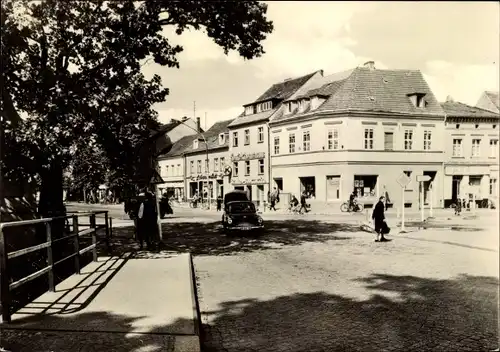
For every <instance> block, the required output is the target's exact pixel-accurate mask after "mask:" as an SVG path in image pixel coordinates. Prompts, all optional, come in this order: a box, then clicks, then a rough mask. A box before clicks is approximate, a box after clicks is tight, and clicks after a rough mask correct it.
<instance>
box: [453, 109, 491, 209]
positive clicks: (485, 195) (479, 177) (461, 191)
mask: <svg viewBox="0 0 500 352" xmlns="http://www.w3.org/2000/svg"><path fill="white" fill-rule="evenodd" d="M445 131H446V137H445V166H444V173H445V175H444V199H445V202H446V205H449V204H450V203H451V202H453V201H455V199H456V198H457V197H458V198H461V199H463V198H466V199H469V198H470V197H471V194H474V195H475V198H476V199H478V200H479V199H490V198H492V197H498V195H497V193H498V186H497V185H498V162H499V158H498V157H499V153H498V148H499V144H498V142H497V144H496V145H491V146H490V140H495V141H498V140H499V126H498V123H495V122H492V121H485V120H480V119H476V120H470V119H469V120H465V119H460V118H449V119H448V121H447V124H446V129H445ZM454 139H460V140H462V147H461V154H460V155H454V154H453V140H454ZM473 139H479V140H481V142H480V144H479V155H478V156H473V153H472V149H473V148H472V140H473ZM491 180H496V181H491ZM490 182H491V183H493V184H494V186H493V187H492V191H490ZM454 188H456V190H455V191H454Z"/></svg>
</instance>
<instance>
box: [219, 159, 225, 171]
mask: <svg viewBox="0 0 500 352" xmlns="http://www.w3.org/2000/svg"><path fill="white" fill-rule="evenodd" d="M219 171H224V158H220V165H219Z"/></svg>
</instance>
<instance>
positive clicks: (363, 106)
mask: <svg viewBox="0 0 500 352" xmlns="http://www.w3.org/2000/svg"><path fill="white" fill-rule="evenodd" d="M346 72H348V71H346ZM327 77H328V76H327ZM332 77H333V78H331V79H334V81H332V82H329V83H327V84H325V85H323V86H322V87H319V88H317V89H313V90H310V91H309V92H308V93H307V94H305V95H304V96H305V97H311V96H313V95H317V94H319V93H321V94H322V95H324V96H328V98H327V99H326V100H325V101H324V102H323V104H321V105H320V106H319V107H318V108H317V109H315V110H314V111H310V112H309V114H311V113H314V112H316V111H317V112H322V111H333V112H366V113H370V112H385V113H397V114H405V115H410V116H411V115H416V116H422V115H429V116H439V115H442V116H444V111H443V110H442V108H441V106H440V104H439V103H438V101H437V100H436V98H435V96H434V94H433V93H432V91H431V89H430V88H429V86H428V85H427V82H426V81H425V79H424V77H423V75H422V73H421V72H420V71H418V70H378V69H369V68H365V67H358V68H355V69H354V70H352V72H351V73H350V74H349V75H348V76H347V77H345V75H344V77H343V78H342V76H337V75H333V76H332ZM339 77H340V78H341V79H338V78H339ZM325 78H326V77H325ZM335 78H337V80H335ZM417 93H421V94H425V97H424V99H425V101H426V102H427V106H426V107H425V108H419V107H416V106H415V105H413V103H412V102H411V100H410V98H409V96H410V95H412V94H417ZM305 113H306V112H302V113H299V114H291V115H282V116H280V117H278V116H275V117H274V118H273V122H277V121H284V120H289V119H300V117H301V116H302V115H304V114H305Z"/></svg>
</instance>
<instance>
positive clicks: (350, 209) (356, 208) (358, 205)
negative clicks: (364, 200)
mask: <svg viewBox="0 0 500 352" xmlns="http://www.w3.org/2000/svg"><path fill="white" fill-rule="evenodd" d="M364 208H365V207H364V206H363V204H361V203H357V202H355V203H354V207H353V206H352V205H350V204H349V202H344V203H342V204H341V205H340V211H341V212H343V213H345V212H349V213H351V212H353V213H356V212H362V211H363V209H364Z"/></svg>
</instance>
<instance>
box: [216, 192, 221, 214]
mask: <svg viewBox="0 0 500 352" xmlns="http://www.w3.org/2000/svg"><path fill="white" fill-rule="evenodd" d="M221 210H222V196H221V195H220V194H219V196H218V197H217V211H221Z"/></svg>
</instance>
